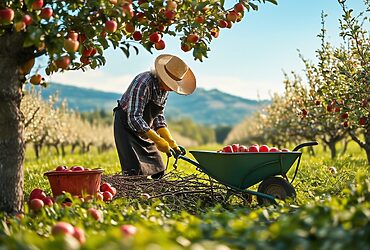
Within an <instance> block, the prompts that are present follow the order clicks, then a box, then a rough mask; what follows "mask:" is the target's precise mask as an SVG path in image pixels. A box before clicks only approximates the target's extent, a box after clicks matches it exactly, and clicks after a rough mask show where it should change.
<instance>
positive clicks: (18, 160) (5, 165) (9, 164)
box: [0, 33, 25, 213]
mask: <svg viewBox="0 0 370 250" xmlns="http://www.w3.org/2000/svg"><path fill="white" fill-rule="evenodd" d="M22 45H23V37H22V34H21V33H14V34H9V33H5V34H3V35H2V36H0V76H1V77H0V197H1V198H0V211H5V212H8V213H14V212H19V211H21V210H22V208H23V162H24V146H25V144H24V138H23V131H24V121H23V120H24V118H23V115H22V113H21V111H20V102H21V99H22V89H21V85H20V83H19V79H18V63H19V62H18V60H19V59H18V56H19V55H20V53H21V51H22V49H23V46H22Z"/></svg>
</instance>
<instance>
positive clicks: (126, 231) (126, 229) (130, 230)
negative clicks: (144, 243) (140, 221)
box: [120, 225, 137, 236]
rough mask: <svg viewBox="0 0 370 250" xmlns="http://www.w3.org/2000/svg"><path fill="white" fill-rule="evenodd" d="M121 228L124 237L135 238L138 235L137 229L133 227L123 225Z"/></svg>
mask: <svg viewBox="0 0 370 250" xmlns="http://www.w3.org/2000/svg"><path fill="white" fill-rule="evenodd" d="M120 228H121V232H122V234H123V235H124V236H133V235H135V234H136V233H137V229H136V227H135V226H133V225H122V226H121V227H120Z"/></svg>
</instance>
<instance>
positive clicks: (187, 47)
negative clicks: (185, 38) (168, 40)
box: [181, 43, 191, 52]
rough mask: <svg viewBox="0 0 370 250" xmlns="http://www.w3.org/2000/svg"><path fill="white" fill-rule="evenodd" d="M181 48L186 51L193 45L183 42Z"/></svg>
mask: <svg viewBox="0 0 370 250" xmlns="http://www.w3.org/2000/svg"><path fill="white" fill-rule="evenodd" d="M181 50H182V51H184V52H188V51H190V50H191V46H190V45H189V44H186V43H183V44H181Z"/></svg>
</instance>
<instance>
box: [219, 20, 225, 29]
mask: <svg viewBox="0 0 370 250" xmlns="http://www.w3.org/2000/svg"><path fill="white" fill-rule="evenodd" d="M218 26H219V27H220V28H226V27H227V22H226V21H225V20H220V21H219V22H218Z"/></svg>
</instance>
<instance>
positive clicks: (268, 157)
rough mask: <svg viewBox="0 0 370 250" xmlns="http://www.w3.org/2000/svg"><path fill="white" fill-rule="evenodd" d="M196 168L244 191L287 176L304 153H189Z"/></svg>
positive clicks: (194, 151)
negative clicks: (268, 179)
mask: <svg viewBox="0 0 370 250" xmlns="http://www.w3.org/2000/svg"><path fill="white" fill-rule="evenodd" d="M189 152H190V153H191V154H192V155H193V156H194V158H195V159H196V160H197V162H198V163H199V164H197V167H198V168H199V169H200V170H201V171H202V172H204V173H206V174H207V175H209V176H210V177H212V178H213V179H215V180H217V181H218V182H220V183H222V184H224V185H226V186H228V187H231V188H234V189H239V190H243V189H246V188H249V187H251V186H253V185H254V184H257V183H258V182H260V181H262V180H264V179H266V178H268V177H270V176H275V175H285V174H286V173H287V172H288V171H289V169H290V168H291V166H292V165H293V164H294V162H295V161H296V160H297V159H298V158H299V157H300V156H301V154H302V153H301V152H298V151H294V152H266V153H265V152H255V153H254V152H253V153H252V152H240V153H224V152H215V151H201V150H192V151H189Z"/></svg>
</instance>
